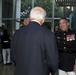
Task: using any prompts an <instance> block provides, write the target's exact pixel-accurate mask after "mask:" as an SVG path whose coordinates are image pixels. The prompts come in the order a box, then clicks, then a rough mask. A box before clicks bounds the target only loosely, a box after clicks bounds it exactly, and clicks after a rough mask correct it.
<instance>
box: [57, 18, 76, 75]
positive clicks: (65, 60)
mask: <svg viewBox="0 0 76 75" xmlns="http://www.w3.org/2000/svg"><path fill="white" fill-rule="evenodd" d="M59 23H60V29H61V31H59V32H58V33H57V34H56V38H57V45H58V51H59V75H75V72H74V71H73V70H74V65H75V58H76V57H75V56H76V32H75V31H74V30H71V29H70V28H69V21H68V19H67V18H66V17H63V18H61V19H60V21H59Z"/></svg>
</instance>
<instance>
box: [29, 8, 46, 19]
mask: <svg viewBox="0 0 76 75" xmlns="http://www.w3.org/2000/svg"><path fill="white" fill-rule="evenodd" d="M45 17H46V11H45V10H44V9H43V8H42V7H34V8H33V9H31V11H30V18H35V19H40V20H43V19H44V18H45Z"/></svg>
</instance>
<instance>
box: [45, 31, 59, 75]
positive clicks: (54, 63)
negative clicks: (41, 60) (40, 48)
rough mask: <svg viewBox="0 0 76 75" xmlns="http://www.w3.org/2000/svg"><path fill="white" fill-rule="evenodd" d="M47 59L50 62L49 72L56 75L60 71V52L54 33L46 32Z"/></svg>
mask: <svg viewBox="0 0 76 75" xmlns="http://www.w3.org/2000/svg"><path fill="white" fill-rule="evenodd" d="M45 40H46V58H47V62H48V67H49V70H50V72H51V73H52V74H54V73H55V72H56V71H57V69H58V58H59V57H58V51H57V45H56V40H55V35H54V33H53V32H50V31H48V32H46V36H45Z"/></svg>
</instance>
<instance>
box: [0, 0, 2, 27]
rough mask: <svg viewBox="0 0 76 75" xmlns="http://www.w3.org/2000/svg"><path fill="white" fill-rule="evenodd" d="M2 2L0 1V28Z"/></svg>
mask: <svg viewBox="0 0 76 75" xmlns="http://www.w3.org/2000/svg"><path fill="white" fill-rule="evenodd" d="M1 19H2V0H0V27H1V26H2V20H1Z"/></svg>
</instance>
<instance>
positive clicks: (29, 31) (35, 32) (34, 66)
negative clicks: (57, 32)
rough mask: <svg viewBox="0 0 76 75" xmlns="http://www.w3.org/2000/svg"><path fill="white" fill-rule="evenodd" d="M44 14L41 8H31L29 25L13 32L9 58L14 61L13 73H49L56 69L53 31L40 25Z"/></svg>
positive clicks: (44, 74) (30, 74)
mask: <svg viewBox="0 0 76 75" xmlns="http://www.w3.org/2000/svg"><path fill="white" fill-rule="evenodd" d="M45 16H46V11H45V10H44V9H43V8H41V7H35V8H33V9H32V10H31V12H30V23H29V25H27V26H24V27H22V28H20V29H19V30H17V31H16V33H15V34H14V37H13V39H12V43H11V59H12V61H13V62H14V63H16V67H15V74H14V75H49V74H50V73H51V74H54V73H55V72H56V70H57V69H58V52H57V46H56V41H55V36H54V33H53V32H51V31H50V30H48V29H46V28H43V27H42V26H41V25H42V24H43V23H44V21H45Z"/></svg>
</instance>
